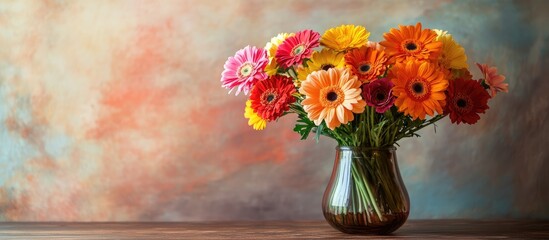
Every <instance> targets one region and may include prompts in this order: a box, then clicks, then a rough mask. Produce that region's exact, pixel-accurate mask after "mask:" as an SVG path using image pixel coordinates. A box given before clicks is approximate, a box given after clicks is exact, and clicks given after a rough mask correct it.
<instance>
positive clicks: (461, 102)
mask: <svg viewBox="0 0 549 240" xmlns="http://www.w3.org/2000/svg"><path fill="white" fill-rule="evenodd" d="M456 105H457V106H458V107H460V108H464V107H466V106H467V101H465V100H464V99H458V100H457V102H456Z"/></svg>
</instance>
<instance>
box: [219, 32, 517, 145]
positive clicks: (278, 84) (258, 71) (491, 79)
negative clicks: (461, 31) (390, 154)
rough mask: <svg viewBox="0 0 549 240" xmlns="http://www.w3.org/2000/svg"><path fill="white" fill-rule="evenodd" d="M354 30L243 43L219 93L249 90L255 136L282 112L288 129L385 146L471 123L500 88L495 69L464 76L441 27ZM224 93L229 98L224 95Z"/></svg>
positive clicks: (459, 52) (461, 53) (460, 58)
mask: <svg viewBox="0 0 549 240" xmlns="http://www.w3.org/2000/svg"><path fill="white" fill-rule="evenodd" d="M369 35H370V33H369V32H368V31H367V30H366V28H364V27H362V26H354V25H342V26H339V27H335V28H332V29H329V30H327V31H326V32H325V33H324V34H323V35H322V36H320V34H319V33H317V32H315V31H312V30H303V31H299V32H296V33H281V34H279V35H278V36H276V37H274V38H272V39H271V41H270V42H268V43H267V45H266V46H265V48H257V47H251V46H247V47H245V48H243V49H241V50H239V51H237V52H236V54H235V56H233V57H229V59H228V60H227V62H226V63H225V66H224V67H225V70H224V71H223V73H222V77H221V82H222V85H223V87H226V88H228V89H230V91H232V90H235V92H236V94H237V95H238V94H239V93H240V92H244V94H246V95H248V94H250V98H249V100H248V101H247V102H246V108H245V111H244V117H246V118H247V119H248V124H249V125H250V126H252V127H253V128H254V129H256V130H261V129H264V128H265V127H266V125H267V123H268V122H272V121H274V120H276V119H278V118H280V117H282V116H284V115H285V114H287V113H295V114H297V117H298V119H297V123H296V126H295V128H294V131H296V132H298V133H299V134H300V135H301V137H302V139H306V138H307V137H308V136H309V134H310V133H311V132H313V133H315V137H316V139H317V140H318V137H319V136H321V135H324V136H327V137H330V138H333V139H335V140H336V141H337V142H338V144H339V145H341V146H361V147H385V146H391V145H394V144H396V143H397V141H398V140H400V139H402V138H405V137H412V136H418V135H417V131H418V130H420V129H422V128H424V127H426V126H428V125H431V124H434V123H435V122H437V121H439V120H440V119H442V118H444V117H446V116H449V117H450V120H451V122H452V123H457V124H459V123H467V124H473V123H476V122H477V121H478V120H479V119H480V116H479V114H481V113H484V112H485V111H486V110H487V109H488V100H490V99H491V98H492V97H494V96H495V95H496V93H497V92H501V91H503V92H507V87H508V85H507V84H506V83H503V81H504V79H505V77H504V76H502V75H499V74H498V73H497V70H496V68H494V67H488V66H487V65H484V64H477V66H478V67H479V68H480V70H481V72H482V74H483V76H482V78H481V79H478V80H474V79H473V78H472V76H471V74H470V73H469V70H468V65H467V56H466V55H465V50H464V49H463V47H462V46H460V45H459V44H458V43H457V42H456V41H455V40H454V38H453V37H452V35H450V34H448V33H447V32H446V31H440V30H431V29H422V26H421V24H420V23H418V24H417V25H415V26H399V28H398V29H391V30H390V31H389V32H388V33H385V34H384V35H383V38H384V40H383V41H381V42H379V43H375V42H369V41H368V37H369ZM230 91H229V92H230Z"/></svg>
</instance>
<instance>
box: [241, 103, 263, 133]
mask: <svg viewBox="0 0 549 240" xmlns="http://www.w3.org/2000/svg"><path fill="white" fill-rule="evenodd" d="M244 117H245V118H248V119H249V120H248V125H250V126H252V127H253V128H254V130H263V129H265V127H267V120H265V119H263V118H261V117H260V116H259V115H257V113H256V112H254V109H253V108H252V100H248V101H246V109H244Z"/></svg>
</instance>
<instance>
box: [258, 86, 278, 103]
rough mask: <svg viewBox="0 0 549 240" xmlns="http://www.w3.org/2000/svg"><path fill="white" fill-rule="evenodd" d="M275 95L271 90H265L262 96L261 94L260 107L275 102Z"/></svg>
mask: <svg viewBox="0 0 549 240" xmlns="http://www.w3.org/2000/svg"><path fill="white" fill-rule="evenodd" d="M277 97H278V96H277V94H276V92H275V91H274V90H273V89H267V90H266V91H265V92H263V94H261V98H260V99H261V105H264V106H266V105H270V104H272V103H273V102H276V100H277Z"/></svg>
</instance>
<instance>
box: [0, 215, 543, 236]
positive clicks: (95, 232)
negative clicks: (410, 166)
mask: <svg viewBox="0 0 549 240" xmlns="http://www.w3.org/2000/svg"><path fill="white" fill-rule="evenodd" d="M400 238H405V239H449V238H450V239H549V221H502V220H500V221H488V220H478V221H471V220H410V221H408V222H407V223H406V224H405V225H404V226H403V227H401V228H400V229H399V230H397V231H396V232H395V233H393V234H392V235H386V236H360V235H349V234H344V233H340V232H338V231H336V230H334V229H333V228H332V227H330V226H329V225H328V224H327V223H326V222H324V221H306V222H299V221H298V222H262V221H258V222H185V223H175V222H173V223H172V222H169V223H156V222H155V223H152V222H151V223H0V239H26V240H27V239H400Z"/></svg>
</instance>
